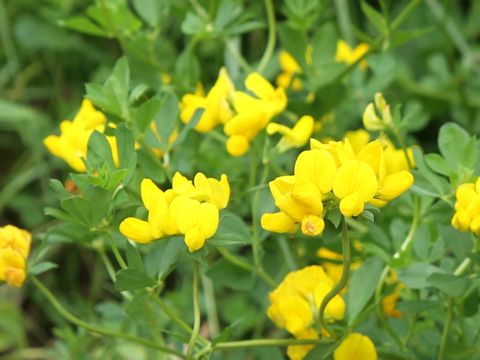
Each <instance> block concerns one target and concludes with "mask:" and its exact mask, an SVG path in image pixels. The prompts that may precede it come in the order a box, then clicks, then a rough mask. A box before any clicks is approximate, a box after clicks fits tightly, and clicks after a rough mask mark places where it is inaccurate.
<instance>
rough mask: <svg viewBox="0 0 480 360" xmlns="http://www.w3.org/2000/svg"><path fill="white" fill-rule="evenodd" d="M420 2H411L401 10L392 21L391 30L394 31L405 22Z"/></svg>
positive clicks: (414, 0)
mask: <svg viewBox="0 0 480 360" xmlns="http://www.w3.org/2000/svg"><path fill="white" fill-rule="evenodd" d="M420 3H421V0H413V1H410V2H409V3H408V5H407V6H405V7H404V8H403V10H402V11H401V12H400V14H398V16H397V17H396V18H395V19H394V20H393V21H392V26H391V29H392V31H393V30H396V29H398V28H399V26H400V25H401V24H402V23H403V22H404V21H405V19H406V18H407V17H408V15H410V13H411V12H412V11H413V10H414V9H415V8H416V7H417V6H418V5H420Z"/></svg>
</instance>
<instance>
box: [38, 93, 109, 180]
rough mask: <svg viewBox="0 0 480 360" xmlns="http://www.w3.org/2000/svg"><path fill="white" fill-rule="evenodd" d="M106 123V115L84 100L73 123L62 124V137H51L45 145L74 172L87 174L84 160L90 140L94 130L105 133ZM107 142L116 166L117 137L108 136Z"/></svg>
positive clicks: (67, 121)
mask: <svg viewBox="0 0 480 360" xmlns="http://www.w3.org/2000/svg"><path fill="white" fill-rule="evenodd" d="M106 122H107V119H106V118H105V115H104V114H103V113H102V112H101V111H98V110H95V108H94V107H93V104H92V102H91V101H90V100H87V99H84V100H83V102H82V106H81V108H80V110H79V112H78V113H77V115H76V116H75V118H74V119H73V121H70V120H64V121H62V122H61V123H60V132H61V134H60V136H57V135H49V136H47V137H46V138H45V139H44V140H43V143H44V144H45V146H46V147H47V149H48V150H49V151H50V152H51V153H52V154H53V155H55V156H57V157H59V158H61V159H63V160H65V161H66V162H67V163H68V165H70V166H71V167H72V168H73V169H74V170H76V171H78V172H85V170H86V169H85V164H84V163H83V161H82V158H84V157H85V156H86V154H87V145H88V139H89V138H90V135H91V134H92V132H93V131H94V130H98V131H100V132H103V131H104V130H105V126H106ZM107 141H108V142H109V144H110V147H111V148H112V156H113V159H114V161H115V164H118V153H117V143H116V140H115V137H113V136H107Z"/></svg>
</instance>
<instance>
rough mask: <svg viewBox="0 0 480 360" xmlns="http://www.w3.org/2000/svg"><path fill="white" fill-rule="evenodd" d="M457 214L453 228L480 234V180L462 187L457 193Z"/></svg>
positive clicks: (453, 221) (453, 220)
mask: <svg viewBox="0 0 480 360" xmlns="http://www.w3.org/2000/svg"><path fill="white" fill-rule="evenodd" d="M455 196H456V202H455V214H454V215H453V217H452V226H453V227H454V228H456V229H458V230H460V231H471V232H473V233H474V234H476V235H479V234H480V178H478V179H477V180H476V182H475V183H473V182H472V183H465V184H462V185H460V186H459V187H458V188H457V191H456V192H455Z"/></svg>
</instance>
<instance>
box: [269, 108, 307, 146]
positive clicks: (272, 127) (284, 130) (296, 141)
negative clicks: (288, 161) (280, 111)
mask: <svg viewBox="0 0 480 360" xmlns="http://www.w3.org/2000/svg"><path fill="white" fill-rule="evenodd" d="M314 126H315V121H314V120H313V117H311V116H310V115H304V116H302V117H301V118H300V120H298V122H297V123H296V124H295V125H294V126H293V128H289V127H288V126H285V125H282V124H277V123H274V122H271V123H270V124H268V126H267V134H268V135H273V134H276V133H279V134H281V135H283V136H282V138H281V139H280V141H279V142H278V145H277V147H278V150H279V152H281V153H282V152H284V151H286V150H288V149H291V148H299V147H302V146H304V145H305V144H306V143H307V142H308V140H309V139H310V136H311V135H312V132H313V128H314Z"/></svg>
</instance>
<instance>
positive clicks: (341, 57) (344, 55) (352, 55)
mask: <svg viewBox="0 0 480 360" xmlns="http://www.w3.org/2000/svg"><path fill="white" fill-rule="evenodd" d="M368 49H369V46H368V44H366V43H360V44H359V45H358V46H357V47H356V48H355V49H352V48H351V47H350V45H348V44H347V43H346V42H345V41H344V40H338V41H337V53H336V54H335V61H337V62H344V63H347V64H349V65H350V64H353V63H354V62H356V61H357V60H358V59H360V58H361V57H362V56H364V55H365V54H366V53H367V52H368ZM367 66H368V64H367V61H366V60H362V61H361V62H360V69H362V70H365V69H366V68H367Z"/></svg>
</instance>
